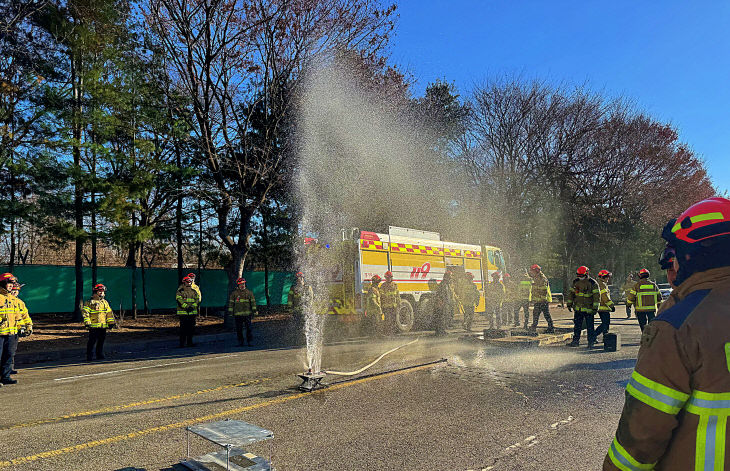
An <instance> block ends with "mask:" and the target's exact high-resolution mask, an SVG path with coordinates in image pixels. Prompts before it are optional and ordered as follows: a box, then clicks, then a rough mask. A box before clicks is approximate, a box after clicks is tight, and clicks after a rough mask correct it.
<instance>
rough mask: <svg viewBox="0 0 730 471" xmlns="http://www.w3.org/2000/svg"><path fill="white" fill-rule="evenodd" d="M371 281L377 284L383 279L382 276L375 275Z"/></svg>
mask: <svg viewBox="0 0 730 471" xmlns="http://www.w3.org/2000/svg"><path fill="white" fill-rule="evenodd" d="M370 279H371V280H372V281H373V283H377V282H379V281H380V279H381V278H380V275H373V277H372V278H370Z"/></svg>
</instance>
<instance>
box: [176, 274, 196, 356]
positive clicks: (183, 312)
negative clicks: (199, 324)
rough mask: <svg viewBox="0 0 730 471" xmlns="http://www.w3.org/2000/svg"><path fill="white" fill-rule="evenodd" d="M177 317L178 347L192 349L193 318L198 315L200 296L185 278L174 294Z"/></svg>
mask: <svg viewBox="0 0 730 471" xmlns="http://www.w3.org/2000/svg"><path fill="white" fill-rule="evenodd" d="M175 301H176V302H177V316H178V318H179V319H180V347H185V346H188V347H194V346H195V344H194V343H193V335H194V334H195V318H196V316H197V315H198V305H199V304H200V295H199V294H198V292H197V291H196V290H195V289H193V279H192V278H190V277H189V276H186V277H185V278H183V279H182V284H181V285H180V287H179V288H178V289H177V292H176V293H175Z"/></svg>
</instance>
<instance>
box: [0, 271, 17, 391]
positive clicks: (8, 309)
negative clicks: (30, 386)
mask: <svg viewBox="0 0 730 471" xmlns="http://www.w3.org/2000/svg"><path fill="white" fill-rule="evenodd" d="M14 287H15V277H14V276H13V275H12V274H11V273H3V274H2V275H0V383H1V384H15V383H17V382H18V381H17V380H14V379H12V378H11V377H10V372H11V371H12V370H13V363H14V361H15V350H16V349H17V348H18V323H19V322H20V313H19V312H18V309H17V304H16V303H15V301H14V300H13V295H12V294H11V291H12V290H13V289H14Z"/></svg>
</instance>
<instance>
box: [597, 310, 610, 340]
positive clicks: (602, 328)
mask: <svg viewBox="0 0 730 471" xmlns="http://www.w3.org/2000/svg"><path fill="white" fill-rule="evenodd" d="M598 315H599V316H601V325H599V326H598V328H597V329H596V337H598V334H603V335H606V334H607V333H608V329H609V328H610V327H611V311H598Z"/></svg>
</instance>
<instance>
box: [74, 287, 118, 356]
mask: <svg viewBox="0 0 730 471" xmlns="http://www.w3.org/2000/svg"><path fill="white" fill-rule="evenodd" d="M105 298H106V286H104V285H102V284H97V285H95V286H94V289H93V293H92V295H91V299H89V300H88V301H86V302H85V303H84V307H83V309H82V310H81V311H82V313H83V316H84V326H86V328H87V329H89V340H88V341H87V342H86V361H92V360H93V359H94V357H93V355H92V354H93V352H94V345H96V359H97V360H103V359H104V340H105V339H106V329H107V328H110V329H113V328H115V327H116V321H115V320H114V313H113V312H112V308H111V306H109V302H108V301H107V300H106V299H105Z"/></svg>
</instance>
